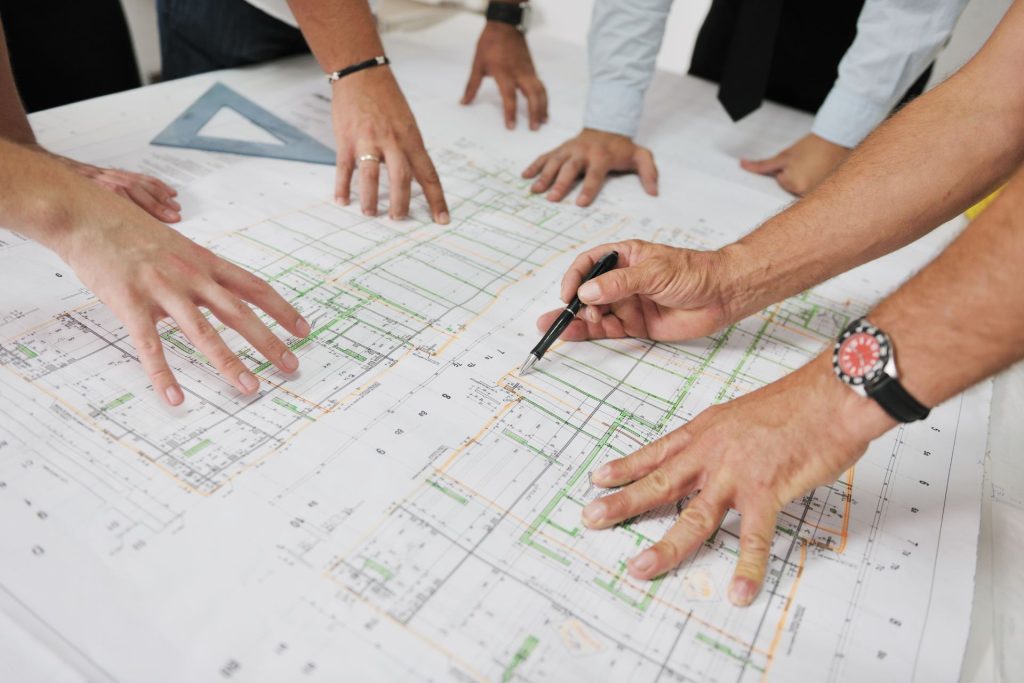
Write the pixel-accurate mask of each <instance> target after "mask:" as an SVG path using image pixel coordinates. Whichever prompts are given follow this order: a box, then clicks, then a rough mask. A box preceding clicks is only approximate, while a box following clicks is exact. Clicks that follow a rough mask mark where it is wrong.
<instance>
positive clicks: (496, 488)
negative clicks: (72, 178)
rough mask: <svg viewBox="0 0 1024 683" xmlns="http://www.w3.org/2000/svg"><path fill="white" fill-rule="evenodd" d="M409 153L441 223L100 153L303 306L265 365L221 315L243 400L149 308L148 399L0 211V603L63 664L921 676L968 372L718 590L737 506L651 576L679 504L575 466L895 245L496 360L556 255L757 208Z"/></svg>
mask: <svg viewBox="0 0 1024 683" xmlns="http://www.w3.org/2000/svg"><path fill="white" fill-rule="evenodd" d="M201 91H202V88H199V89H198V90H197V92H201ZM311 93H312V90H311V89H310V90H309V92H307V93H306V94H305V95H303V96H301V97H300V96H295V95H290V96H289V100H290V101H291V102H292V107H293V108H292V109H291V110H289V112H288V113H289V118H290V119H291V120H292V121H293V122H295V123H296V124H297V125H299V127H300V128H305V129H307V130H313V129H315V128H316V126H318V125H320V126H326V125H328V124H327V123H326V121H327V118H328V116H329V114H328V112H327V105H326V102H325V101H324V99H323V98H322V97H319V96H314V95H313V94H311ZM282 97H284V96H282ZM318 122H319V123H318ZM97 135H99V134H97ZM129 137H131V134H130V133H129ZM137 137H138V139H140V140H144V139H148V137H147V136H146V135H144V134H143V132H140V133H139V135H138V136H137ZM149 137H151V135H149ZM81 144H83V145H86V146H88V145H89V144H92V143H91V142H89V141H88V140H85V141H83V142H82V143H81ZM431 153H432V156H433V159H434V161H435V164H436V165H437V167H438V170H439V172H440V175H441V178H442V179H443V182H444V187H445V191H446V195H447V197H448V201H449V204H450V206H451V214H452V223H451V224H450V225H447V226H440V225H435V224H433V223H431V222H429V220H428V219H427V211H426V207H425V206H424V205H423V204H422V201H421V200H418V202H419V203H415V205H414V208H413V212H412V217H411V218H410V219H409V220H407V221H402V222H393V221H389V220H387V219H379V218H368V217H365V216H363V215H362V214H361V213H360V212H359V211H358V208H356V207H340V206H337V205H334V204H333V203H331V202H329V201H327V200H326V199H325V197H324V195H326V194H327V193H328V191H329V188H330V179H331V174H332V169H329V168H318V167H310V166H307V165H302V164H298V163H295V162H288V161H280V160H270V159H252V158H238V157H230V156H225V155H217V154H210V153H205V152H199V151H195V150H176V149H155V148H146V147H145V146H144V145H136V146H132V145H128V146H127V147H126V148H125V150H124V154H123V163H124V164H125V165H131V166H132V167H135V168H140V169H148V170H151V171H153V172H160V173H161V175H163V176H164V177H175V178H177V180H178V184H179V187H183V188H184V190H183V194H182V199H183V203H184V204H185V205H186V206H187V207H190V208H191V209H192V211H191V213H190V214H189V217H188V220H187V221H186V223H185V224H183V225H182V226H181V229H182V230H183V231H184V232H186V233H187V234H189V235H190V236H192V237H194V238H195V239H198V240H200V241H201V242H203V243H204V244H206V245H207V246H209V247H210V248H212V249H214V250H215V251H216V252H218V253H220V254H222V255H223V256H225V257H226V258H229V259H230V260H232V261H233V262H235V263H238V264H239V265H241V266H243V267H245V268H247V269H249V270H252V271H253V272H256V273H258V274H259V275H260V276H262V277H264V278H265V279H267V280H269V281H270V282H271V283H272V284H273V285H274V286H275V287H276V288H277V289H278V291H280V292H281V293H282V294H283V295H284V296H285V297H286V298H288V299H289V300H290V301H291V302H292V303H293V304H294V305H295V306H296V307H297V308H298V309H299V310H300V311H301V312H302V314H303V315H304V316H305V317H306V319H307V320H309V321H310V323H311V326H312V328H313V332H312V333H311V334H310V336H309V337H308V338H307V339H302V340H300V339H295V338H287V339H286V341H287V343H288V344H289V346H290V347H291V348H292V349H293V350H294V352H295V353H296V355H297V356H299V359H300V361H301V370H300V372H298V373H297V374H296V375H294V376H284V375H281V374H279V373H278V372H277V370H276V369H275V368H274V367H273V366H272V365H270V364H269V363H267V362H266V360H265V359H263V358H262V357H260V355H259V354H258V353H257V352H255V351H254V350H253V349H251V348H249V347H248V346H247V345H246V343H245V342H244V340H242V339H241V338H240V337H238V336H237V335H234V334H233V333H231V332H230V331H227V330H225V331H224V332H225V338H226V339H227V341H228V343H229V345H231V347H232V348H233V349H235V350H236V351H237V353H238V354H239V356H240V357H241V358H242V359H243V361H244V362H246V363H247V364H248V365H249V367H250V368H251V369H252V371H253V372H255V373H256V374H258V375H259V376H260V378H261V379H262V387H261V391H260V392H259V394H258V395H255V396H251V397H246V396H241V395H239V394H238V393H237V392H235V391H234V389H232V388H231V386H230V385H228V384H227V383H225V382H224V381H222V380H221V379H220V378H219V377H218V376H217V374H216V372H215V371H214V370H213V369H212V368H211V367H210V365H209V363H208V362H207V360H206V359H205V358H204V357H203V356H202V355H201V354H200V353H198V352H197V351H196V350H195V349H194V348H193V347H192V345H191V344H190V342H189V341H188V340H187V339H186V338H185V337H184V336H183V335H182V334H181V333H180V332H179V331H178V330H177V329H176V328H175V327H174V326H173V325H171V324H169V323H162V324H161V329H160V334H161V337H162V338H163V340H164V348H165V352H166V354H167V356H168V359H169V361H170V363H171V365H172V367H173V368H174V371H175V373H176V374H177V376H178V378H179V380H180V382H181V385H182V387H183V389H184V391H185V395H186V400H185V403H184V404H183V405H182V406H179V407H178V408H169V407H167V406H166V405H164V404H163V403H162V402H161V401H160V400H159V399H158V398H157V397H155V396H154V395H153V392H152V390H151V389H150V388H149V387H148V382H147V380H146V377H145V374H144V373H143V372H142V370H141V368H140V367H139V364H138V362H137V359H136V353H135V350H134V348H133V346H132V343H131V340H130V339H129V338H128V337H127V336H126V334H125V331H124V329H123V327H122V326H121V325H120V323H119V322H118V321H117V320H116V319H115V318H114V317H113V316H112V315H111V313H110V312H109V311H108V310H107V309H106V308H105V307H104V306H103V305H102V304H101V303H99V302H98V301H96V300H95V298H94V297H93V296H92V295H91V294H90V293H89V292H88V291H87V290H85V289H84V288H83V287H82V285H81V284H80V283H78V282H77V280H76V279H75V277H74V275H73V274H72V273H71V272H70V270H69V269H67V267H66V266H64V265H63V264H62V263H61V262H60V261H59V260H58V259H56V257H54V256H52V255H51V254H49V253H48V252H46V251H45V250H43V249H42V248H40V247H38V246H36V245H34V244H32V243H30V242H28V241H26V240H25V239H23V238H21V237H20V236H18V235H17V234H15V233H11V232H6V231H2V230H0V273H3V276H2V277H3V281H4V282H5V283H8V284H9V283H18V286H16V287H14V286H5V287H4V288H3V289H2V290H0V519H3V520H4V524H3V532H2V533H0V556H2V557H3V558H4V560H3V562H0V610H2V611H3V612H4V613H5V615H6V617H5V618H6V619H9V620H13V621H14V622H16V623H18V624H19V625H20V627H21V628H23V629H24V630H25V631H26V633H27V634H30V637H31V638H33V639H34V641H38V642H40V643H43V644H45V646H46V647H47V648H48V649H49V650H50V651H51V652H53V653H54V655H55V657H56V658H57V659H58V660H59V661H62V662H65V663H66V664H67V665H68V666H70V667H72V668H73V669H75V670H77V671H79V672H81V673H82V675H83V678H85V679H88V680H109V681H137V680H146V681H205V680H218V681H220V680H231V681H290V680H303V681H305V680H309V681H321V680H322V681H337V680H360V681H362V680H367V681H369V680H402V681H406V680H431V681H470V680H481V681H546V680H622V681H627V680H628V681H755V680H764V679H767V680H827V681H860V680H872V679H874V680H911V679H914V680H921V681H931V680H946V679H951V678H955V677H956V674H957V672H958V671H959V667H960V660H961V658H962V654H963V647H964V643H965V642H966V636H967V624H968V621H969V617H970V599H971V589H972V585H973V584H972V579H973V572H974V566H975V555H974V551H975V546H976V537H977V529H978V510H979V493H980V484H981V477H982V469H981V465H980V459H981V457H982V456H983V454H984V451H985V447H986V428H987V419H988V411H989V395H990V389H989V386H988V385H981V386H979V387H977V388H975V389H974V390H972V391H970V392H968V393H966V394H964V395H963V396H960V397H957V398H955V399H952V400H950V401H949V402H947V403H946V404H944V405H942V406H939V407H937V408H936V409H935V410H933V411H932V415H931V417H930V418H929V419H928V420H927V421H925V422H923V423H916V424H913V425H908V426H905V427H900V428H898V429H895V430H893V431H892V432H890V433H889V434H887V435H885V436H884V437H882V438H880V439H878V440H876V441H875V442H874V443H873V444H872V446H871V448H870V450H869V452H868V454H867V455H866V456H865V457H864V458H863V459H862V460H861V461H860V462H859V463H858V464H857V465H856V467H854V468H851V469H850V470H849V471H848V472H846V473H844V474H843V475H842V476H841V477H840V479H839V480H838V481H836V482H835V483H833V484H832V485H829V486H823V487H820V488H818V489H817V490H815V491H813V492H811V493H809V494H808V495H807V496H806V497H804V498H802V499H800V500H796V501H793V502H792V503H790V504H789V505H788V506H787V508H786V509H785V510H784V511H783V512H782V514H780V515H779V518H778V525H777V533H776V538H775V542H774V545H773V548H772V560H771V565H770V568H769V576H768V579H767V582H766V585H765V588H764V590H763V591H762V593H761V595H760V596H759V597H758V598H757V600H756V601H755V602H754V604H753V605H752V606H751V607H749V608H746V609H739V608H735V607H733V606H732V605H731V604H730V603H729V602H728V600H727V599H726V597H725V591H726V587H727V584H728V579H729V577H730V576H731V573H732V569H733V567H734V565H735V562H736V555H737V546H738V542H737V533H738V528H739V518H738V516H737V515H736V514H735V513H730V514H729V515H728V516H727V518H726V519H725V521H724V522H723V524H722V526H721V528H720V529H719V531H718V532H717V533H716V534H715V535H714V536H713V537H712V538H711V539H709V540H708V541H707V542H706V543H705V544H704V546H703V547H702V548H701V549H700V551H699V552H698V553H696V554H695V555H694V556H693V557H691V558H689V559H688V560H687V561H686V562H685V563H684V564H683V565H682V566H681V567H680V568H679V569H677V570H675V571H673V572H670V573H668V574H667V575H665V576H664V577H662V578H659V579H657V580H655V581H651V582H643V581H638V580H635V579H633V578H632V577H630V576H628V575H627V574H626V571H625V561H626V560H627V559H628V558H630V557H631V556H632V555H634V554H636V552H637V551H638V549H640V548H643V547H645V546H646V545H648V544H650V543H652V542H653V541H654V540H656V539H658V538H659V537H660V535H661V534H662V533H663V532H664V530H665V529H667V528H668V526H669V525H670V524H671V523H672V521H673V519H674V516H675V515H676V514H677V512H678V507H679V506H669V507H668V508H666V509H659V510H655V511H653V512H652V513H649V514H646V515H644V516H642V517H640V518H636V519H633V520H630V521H629V522H627V523H625V524H623V525H620V526H619V527H617V528H615V529H611V530H606V531H591V530H587V529H585V528H583V526H582V525H581V524H580V509H581V507H582V506H583V505H584V504H586V503H587V502H588V501H589V500H592V499H593V498H594V497H596V496H598V495H600V494H601V492H600V490H598V489H596V488H595V487H593V486H592V485H591V484H590V480H589V476H588V474H589V472H591V471H592V470H593V469H595V468H596V467H598V466H599V465H600V464H602V463H604V462H606V461H608V460H609V459H612V458H617V457H621V456H623V455H625V454H628V453H630V452H632V451H634V450H636V449H637V448H639V447H640V446H641V445H643V444H645V443H647V442H649V441H651V440H653V439H655V438H657V437H659V436H661V435H663V434H665V433H666V432H668V431H670V430H672V429H673V428H675V427H678V426H680V425H682V424H684V423H685V422H686V421H688V420H689V419H691V418H693V417H694V416H695V415H697V414H698V413H699V412H700V411H701V410H703V409H704V408H706V407H708V406H711V405H714V404H717V403H721V402H724V401H728V400H729V399H731V398H733V397H735V396H738V395H741V394H743V393H746V392H749V391H751V390H753V389H756V388H757V387H760V386H763V385H764V384H765V383H768V382H771V381H772V380H774V379H777V378H779V377H781V376H783V375H784V374H786V373H787V372H789V371H791V370H793V369H794V368H797V367H799V366H800V365H802V364H803V363H805V362H807V361H808V360H810V359H811V358H812V357H814V356H815V355H816V354H818V353H820V352H821V351H822V350H823V349H825V348H826V347H827V346H828V345H829V344H830V342H831V340H832V339H834V337H835V336H836V334H837V333H838V331H839V330H841V329H842V328H843V327H844V326H845V325H846V323H847V322H848V321H849V320H851V319H853V318H855V317H858V316H859V315H862V314H863V313H864V312H865V311H866V310H868V309H869V308H870V306H871V304H872V303H873V301H874V300H876V299H878V298H879V297H881V296H883V295H884V294H885V292H886V291H888V289H891V287H893V286H895V284H897V283H898V281H899V278H900V277H902V276H904V275H905V274H906V273H907V272H908V271H909V270H911V269H912V268H915V267H918V266H919V265H921V263H923V259H924V258H926V256H927V254H925V253H924V252H923V251H922V252H914V251H909V252H903V253H901V254H897V255H894V256H893V257H890V260H887V261H884V262H882V263H881V264H878V265H875V266H870V267H868V268H867V269H860V270H858V271H855V272H853V273H850V274H848V275H847V276H844V277H841V278H838V279H836V280H834V281H831V282H829V283H826V284H825V285H823V286H821V287H819V288H816V289H814V290H811V291H808V292H805V293H803V294H801V295H800V296H797V297H794V298H793V299H790V300H787V301H784V302H781V303H779V304H777V305H774V306H772V307H770V308H768V309H766V310H764V311H762V312H760V313H759V314H757V315H754V316H752V317H750V318H748V319H746V320H744V321H741V322H739V323H737V324H735V325H732V326H730V327H728V328H727V329H725V330H723V331H721V332H719V333H718V334H716V335H714V336H712V337H708V338H704V339H698V340H693V341H690V342H685V343H679V344H660V343H659V344H655V343H651V342H648V341H644V340H635V339H627V340H616V341H601V342H594V343H577V344H570V343H563V344H560V345H557V346H556V347H554V348H553V350H552V351H551V352H549V354H548V355H547V356H546V357H545V359H544V361H543V362H542V363H540V364H538V366H537V367H536V369H535V370H534V372H533V373H531V374H530V375H528V376H527V377H518V376H517V375H516V373H515V369H516V367H517V366H518V364H519V363H520V362H521V361H522V359H523V357H524V356H525V354H526V353H527V351H528V350H529V349H530V348H531V347H532V346H533V344H534V343H535V341H536V337H537V334H538V333H537V331H536V329H535V328H534V324H533V321H534V320H535V319H536V317H537V315H538V314H539V313H541V312H543V311H545V310H548V309H550V308H552V307H554V306H557V305H558V302H557V300H556V292H557V289H558V288H557V283H558V281H559V280H560V278H561V274H562V272H563V271H564V269H565V267H566V265H567V264H568V263H569V262H570V261H571V258H572V257H573V256H574V255H575V254H576V253H577V252H578V251H579V250H580V249H582V248H585V247H587V246H591V245H594V244H598V243H601V242H604V241H609V240H615V239H620V238H628V237H642V238H646V239H652V240H657V241H661V242H667V243H671V244H676V245H679V246H688V247H693V248H713V247H717V246H719V245H721V244H723V243H726V242H728V241H730V240H732V239H734V238H735V237H736V236H738V234H742V229H743V228H744V226H746V228H749V226H750V225H752V224H754V223H756V221H757V220H758V219H759V218H760V217H763V215H764V214H765V212H766V211H768V210H770V208H769V206H774V205H773V204H770V203H768V202H766V200H764V199H763V198H762V199H759V198H758V197H756V196H751V197H750V198H749V201H748V202H746V203H742V202H741V203H737V202H733V203H732V204H731V205H729V204H727V203H726V202H724V201H721V202H720V201H718V200H717V199H716V197H727V196H729V189H730V188H728V187H727V186H725V185H724V184H722V183H719V182H717V181H712V180H711V179H708V180H706V181H705V184H704V185H702V186H701V187H700V188H698V191H694V192H690V193H689V194H687V195H686V196H685V200H686V201H685V202H684V201H679V202H676V203H671V199H666V202H668V204H666V205H667V206H670V207H672V210H671V211H663V212H662V213H661V214H660V215H653V214H652V215H643V214H642V213H640V212H635V211H632V210H629V207H627V206H624V204H623V202H621V201H616V200H615V199H614V197H609V198H607V199H606V200H604V201H602V202H601V203H599V205H598V207H597V208H595V209H591V210H581V209H577V208H575V207H573V206H570V205H566V204H560V205H554V204H551V203H548V202H546V201H545V200H544V199H543V198H541V197H533V196H531V195H530V194H529V192H528V189H527V182H526V181H524V180H522V179H521V178H520V177H519V174H518V170H519V168H521V166H522V164H521V163H518V162H516V161H511V160H508V159H506V158H504V157H503V156H502V155H501V154H500V153H499V152H497V151H495V150H494V149H488V148H486V147H484V146H481V144H480V143H476V142H469V141H467V140H466V139H464V138H460V137H458V136H455V135H453V136H452V137H451V139H449V140H447V141H444V143H443V144H439V145H432V147H431ZM243 180H244V182H243ZM894 265H895V266H896V267H893V266H894ZM683 504H685V501H682V502H681V503H680V505H683Z"/></svg>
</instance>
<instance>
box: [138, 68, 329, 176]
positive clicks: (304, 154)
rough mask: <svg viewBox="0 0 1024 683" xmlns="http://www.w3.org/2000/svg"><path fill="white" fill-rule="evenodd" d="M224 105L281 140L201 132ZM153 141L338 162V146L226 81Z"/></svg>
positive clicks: (213, 150)
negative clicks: (320, 139)
mask: <svg viewBox="0 0 1024 683" xmlns="http://www.w3.org/2000/svg"><path fill="white" fill-rule="evenodd" d="M224 107H228V108H230V109H233V110H234V111H235V112H237V113H238V114H240V115H241V116H243V117H245V118H246V119H248V120H249V121H250V122H252V123H253V124H255V125H257V126H259V127H260V128H262V129H263V130H265V131H267V132H268V133H270V134H271V135H273V136H274V137H275V138H277V139H278V140H280V141H281V144H280V145H276V144H273V143H266V142H251V141H248V140H235V139H232V138H220V137H215V136H211V135H200V134H199V131H200V130H202V129H203V126H205V125H206V124H207V123H208V122H209V121H210V119H212V118H213V117H214V116H215V115H216V114H217V112H219V111H220V110H221V109H223V108H224ZM152 144H154V145H166V146H168V147H186V148H189V149H202V150H206V151H209V152H228V153H230V154H245V155H247V156H254V157H270V158H272V159H288V160H290V161H306V162H309V163H311V164H329V165H331V166H333V165H334V163H335V154H334V150H332V149H331V148H330V147H328V146H326V145H324V144H322V143H320V142H318V141H317V140H314V139H313V138H311V137H310V136H308V135H306V134H305V133H303V132H302V131H301V130H299V129H298V128H296V127H295V126H293V125H292V124H290V123H288V122H287V121H282V120H281V119H279V118H278V117H276V116H274V115H273V114H271V113H270V112H269V111H267V110H266V109H264V108H263V107H261V106H259V105H258V104H256V103H255V102H253V101H252V100H248V99H246V98H244V97H242V96H241V95H239V94H238V93H236V92H235V91H234V90H232V89H231V88H229V87H227V86H226V85H224V84H223V83H215V84H214V85H213V86H212V87H211V88H210V89H209V90H207V91H206V92H205V93H204V94H203V96H202V97H200V98H199V99H198V100H196V101H195V103H193V104H192V106H191V107H189V108H188V109H187V110H186V111H185V113H183V114H182V115H181V116H179V117H178V118H176V119H175V120H174V121H172V122H171V125H169V126H167V127H166V128H164V129H163V130H162V131H161V132H160V134H159V135H157V136H156V137H155V138H153V140H152Z"/></svg>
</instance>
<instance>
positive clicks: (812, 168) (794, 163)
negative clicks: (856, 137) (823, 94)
mask: <svg viewBox="0 0 1024 683" xmlns="http://www.w3.org/2000/svg"><path fill="white" fill-rule="evenodd" d="M849 155H850V149H849V148H848V147H843V146H842V145H837V144H835V143H834V142H829V141H828V140H826V139H824V138H820V137H818V136H817V135H815V134H813V133H810V134H808V135H805V136H804V137H802V138H800V139H799V140H797V141H796V142H795V143H793V144H792V145H790V146H789V147H787V148H786V149H784V150H782V151H781V152H779V153H778V154H776V155H775V156H773V157H771V158H769V159H762V160H760V161H752V160H750V159H742V160H740V166H742V167H743V168H745V169H746V170H748V171H750V172H751V173H758V174H760V175H770V176H775V180H776V181H778V183H779V185H780V186H781V187H782V189H784V190H786V191H787V192H791V193H792V194H795V195H796V196H798V197H802V196H803V195H805V194H807V193H808V192H810V191H811V190H813V189H814V188H816V187H817V186H818V185H819V184H821V181H823V180H825V178H827V177H828V176H829V174H831V173H832V171H834V170H835V169H836V167H837V166H839V164H841V163H843V161H844V160H845V159H846V157H848V156H849Z"/></svg>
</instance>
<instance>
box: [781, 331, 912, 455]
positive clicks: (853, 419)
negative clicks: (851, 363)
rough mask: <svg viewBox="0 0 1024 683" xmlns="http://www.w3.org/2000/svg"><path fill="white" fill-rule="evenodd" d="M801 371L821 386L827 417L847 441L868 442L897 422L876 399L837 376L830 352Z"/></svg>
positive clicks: (817, 393) (819, 394) (819, 392)
mask: <svg viewBox="0 0 1024 683" xmlns="http://www.w3.org/2000/svg"><path fill="white" fill-rule="evenodd" d="M800 372H807V373H809V374H810V375H811V377H812V379H813V382H814V384H815V385H816V386H817V387H819V388H820V391H818V392H815V395H816V396H822V397H824V398H825V400H824V401H823V402H822V403H823V405H824V406H826V411H827V415H826V419H827V420H829V422H830V424H832V425H833V426H834V428H835V429H836V430H837V431H838V432H839V435H840V436H841V437H842V438H843V439H844V440H846V441H847V442H863V443H867V442H869V441H871V440H872V439H875V438H877V437H879V436H881V435H882V434H885V433H886V432H887V431H889V430H890V429H892V428H893V427H895V426H896V425H897V422H896V420H894V419H893V418H892V417H890V416H889V414H888V413H886V412H885V410H884V409H883V408H882V406H880V405H878V403H877V402H876V401H875V400H874V399H872V398H869V397H868V396H862V395H861V394H859V393H857V392H856V391H854V390H853V389H851V388H850V387H849V386H847V385H846V384H844V383H843V381H842V380H840V379H839V378H838V377H836V374H835V372H834V371H833V369H832V355H831V353H830V352H827V351H826V352H825V353H822V354H821V355H819V356H818V357H817V358H815V359H814V360H812V361H811V362H810V363H808V364H807V365H805V366H804V367H803V368H802V369H801V371H800Z"/></svg>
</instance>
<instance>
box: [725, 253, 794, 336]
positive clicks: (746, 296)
mask: <svg viewBox="0 0 1024 683" xmlns="http://www.w3.org/2000/svg"><path fill="white" fill-rule="evenodd" d="M713 253H715V254H716V256H717V262H718V263H717V268H718V281H719V282H721V283H722V284H721V290H722V291H721V296H722V299H723V305H724V306H725V307H726V309H727V310H728V311H729V312H730V320H739V319H740V318H745V317H746V316H748V315H751V314H752V313H756V312H757V311H759V310H761V309H762V308H764V307H765V306H768V305H769V304H772V303H774V302H775V301H778V300H779V299H780V298H781V297H777V296H774V295H773V292H772V289H771V288H770V287H767V286H766V285H767V283H768V282H769V281H770V280H771V271H772V264H771V263H769V262H765V260H764V259H763V258H762V257H761V256H760V254H759V253H758V251H757V250H756V249H752V248H751V247H749V246H748V245H746V244H743V243H742V242H733V243H732V244H727V245H726V246H724V247H722V248H721V249H719V250H718V251H716V252H713Z"/></svg>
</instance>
